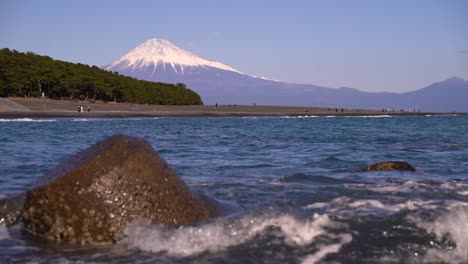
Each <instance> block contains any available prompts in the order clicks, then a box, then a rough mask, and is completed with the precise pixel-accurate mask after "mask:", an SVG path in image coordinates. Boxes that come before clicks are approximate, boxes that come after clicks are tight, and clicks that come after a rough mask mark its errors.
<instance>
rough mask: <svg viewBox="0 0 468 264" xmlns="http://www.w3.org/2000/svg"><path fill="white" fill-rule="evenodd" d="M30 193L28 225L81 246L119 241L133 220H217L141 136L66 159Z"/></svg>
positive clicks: (212, 208)
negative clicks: (121, 233) (120, 235)
mask: <svg viewBox="0 0 468 264" xmlns="http://www.w3.org/2000/svg"><path fill="white" fill-rule="evenodd" d="M37 185H38V186H36V188H34V189H32V190H30V191H28V193H27V196H26V201H25V205H24V209H23V213H22V216H23V223H24V226H25V228H26V229H28V230H29V231H31V232H32V233H34V234H37V235H39V236H42V237H45V238H47V239H51V240H56V241H68V242H73V243H80V244H90V243H92V244H96V243H98V244H106V243H112V242H115V240H116V239H117V238H118V236H119V234H120V232H121V231H122V230H123V228H125V226H127V225H128V224H129V223H130V222H132V221H133V220H136V219H138V218H145V219H148V220H150V221H151V222H153V223H157V224H191V223H195V222H198V221H203V220H207V219H209V218H212V217H214V216H216V215H217V214H218V212H219V207H218V204H217V203H216V201H214V200H212V199H208V198H206V197H204V196H200V195H197V194H194V193H192V192H191V191H190V189H189V188H188V187H187V186H186V185H185V183H184V182H183V181H182V180H181V179H180V178H179V177H178V176H177V175H176V173H175V172H174V171H173V170H172V169H171V168H170V167H169V166H168V165H167V163H166V162H165V161H164V160H163V159H162V158H160V157H159V155H158V154H157V153H156V151H155V150H154V149H153V148H152V147H151V145H150V144H149V143H148V142H146V141H144V140H142V139H139V138H135V137H130V136H126V135H115V136H112V137H110V138H108V139H105V140H103V141H100V142H98V143H96V144H95V145H93V146H91V147H89V148H88V149H86V150H84V151H82V152H80V153H78V154H76V155H74V156H72V157H71V158H69V159H68V160H65V161H63V162H62V163H61V164H60V165H58V166H57V167H56V168H55V169H53V170H52V171H51V172H49V173H48V174H46V175H44V176H43V177H42V179H41V182H38V184H37Z"/></svg>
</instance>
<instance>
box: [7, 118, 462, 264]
mask: <svg viewBox="0 0 468 264" xmlns="http://www.w3.org/2000/svg"><path fill="white" fill-rule="evenodd" d="M116 133H124V134H129V135H134V136H138V137H142V138H144V139H146V140H148V141H149V142H150V143H151V144H152V145H153V147H154V148H155V149H156V150H157V151H158V152H159V153H160V155H161V156H162V157H164V158H165V159H166V160H167V162H168V163H169V164H170V165H171V166H172V167H173V168H174V169H175V170H176V171H177V173H178V174H179V175H180V176H181V177H182V178H183V179H184V180H185V181H186V182H187V183H188V185H189V186H190V187H191V188H192V189H194V190H196V191H198V192H202V193H205V194H207V195H209V196H211V197H213V198H215V199H217V200H219V201H222V202H223V203H225V204H226V205H229V206H230V207H233V208H235V210H234V212H233V213H232V214H231V215H229V216H226V217H223V218H218V219H213V220H212V221H209V222H207V223H202V224H199V225H197V226H187V227H180V228H177V229H174V228H168V227H164V226H158V225H151V224H148V223H145V222H141V223H135V224H132V225H130V226H129V227H128V228H127V229H126V230H125V235H126V237H125V238H124V239H123V240H122V241H120V242H119V243H118V244H117V245H114V246H109V247H97V248H96V247H84V248H83V247H73V246H69V245H60V244H57V243H53V242H45V241H42V240H40V239H36V238H34V237H32V236H31V235H28V234H27V233H26V232H25V231H24V230H23V229H22V227H21V225H16V226H14V227H12V228H8V229H7V228H4V227H0V262H2V263H3V262H20V261H21V262H26V261H31V262H36V263H62V262H75V261H76V262H78V261H84V262H97V263H100V262H115V263H127V262H150V263H153V262H169V263H170V262H182V263H185V262H186V263H192V262H196V263H219V262H221V263H265V262H266V263H301V262H302V263H424V262H427V263H433V262H440V263H467V262H468V235H467V234H468V117H467V116H415V117H364V116H363V117H308V118H304V117H281V118H280V117H245V118H143V119H15V120H11V119H0V197H5V196H6V195H7V194H9V193H13V192H22V191H25V190H26V189H27V188H28V187H29V186H30V185H31V184H32V182H33V181H34V180H35V179H37V178H38V177H40V176H41V175H42V174H43V173H44V172H45V171H47V170H50V169H52V168H53V167H54V166H55V165H56V164H58V163H59V162H60V161H61V160H63V159H65V158H67V157H68V156H70V155H72V154H74V153H76V152H78V151H80V150H82V149H84V148H86V147H88V146H90V145H92V144H94V143H95V142H97V141H99V140H101V139H103V138H105V137H107V136H110V135H113V134H116ZM385 160H402V161H406V162H409V163H410V164H412V165H413V166H414V167H416V169H417V170H416V172H414V173H413V172H400V171H396V172H362V171H361V169H362V168H363V167H365V166H366V165H368V164H371V163H375V162H379V161H385Z"/></svg>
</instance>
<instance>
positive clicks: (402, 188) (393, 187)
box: [344, 180, 426, 193]
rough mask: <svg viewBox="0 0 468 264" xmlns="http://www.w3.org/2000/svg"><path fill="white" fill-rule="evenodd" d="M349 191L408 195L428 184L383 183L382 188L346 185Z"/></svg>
mask: <svg viewBox="0 0 468 264" xmlns="http://www.w3.org/2000/svg"><path fill="white" fill-rule="evenodd" d="M344 186H345V187H346V188H348V189H354V190H356V189H357V190H370V191H373V192H379V193H389V192H390V193H408V192H411V191H413V190H414V189H415V188H418V187H422V186H426V184H424V183H421V182H416V181H411V180H409V181H405V182H404V183H403V184H402V183H394V182H391V183H387V182H385V183H382V184H381V185H380V186H379V185H375V184H364V183H349V184H345V185H344Z"/></svg>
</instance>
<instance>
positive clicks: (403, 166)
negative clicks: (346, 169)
mask: <svg viewBox="0 0 468 264" xmlns="http://www.w3.org/2000/svg"><path fill="white" fill-rule="evenodd" d="M364 170H365V171H378V170H380V171H395V170H400V171H413V172H414V171H416V170H415V169H414V168H413V166H411V165H410V164H409V163H407V162H404V161H384V162H379V163H374V164H371V165H369V166H367V167H365V168H364Z"/></svg>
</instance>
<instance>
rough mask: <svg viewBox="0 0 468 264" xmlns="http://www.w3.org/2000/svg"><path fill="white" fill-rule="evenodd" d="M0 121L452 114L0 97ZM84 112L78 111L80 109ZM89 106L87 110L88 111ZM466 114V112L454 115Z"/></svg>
mask: <svg viewBox="0 0 468 264" xmlns="http://www.w3.org/2000/svg"><path fill="white" fill-rule="evenodd" d="M0 99H1V101H0V118H52V117H53V118H55V117H59V118H60V117H62V118H74V117H83V118H126V117H162V116H174V117H177V116H180V117H230V116H232V117H236V116H306V115H307V116H363V115H373V116H376V115H392V116H406V115H441V114H453V113H438V112H418V111H414V110H406V111H401V110H394V111H392V110H385V111H382V110H368V109H367V110H366V109H342V108H321V107H295V106H260V105H201V106H198V105H197V106H172V105H143V104H130V103H109V102H107V103H106V102H94V103H93V102H88V101H69V100H52V99H47V98H8V99H7V98H0ZM80 106H82V107H83V112H79V111H78V109H79V107H80ZM88 107H89V111H88ZM456 114H460V115H467V114H468V113H456Z"/></svg>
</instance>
